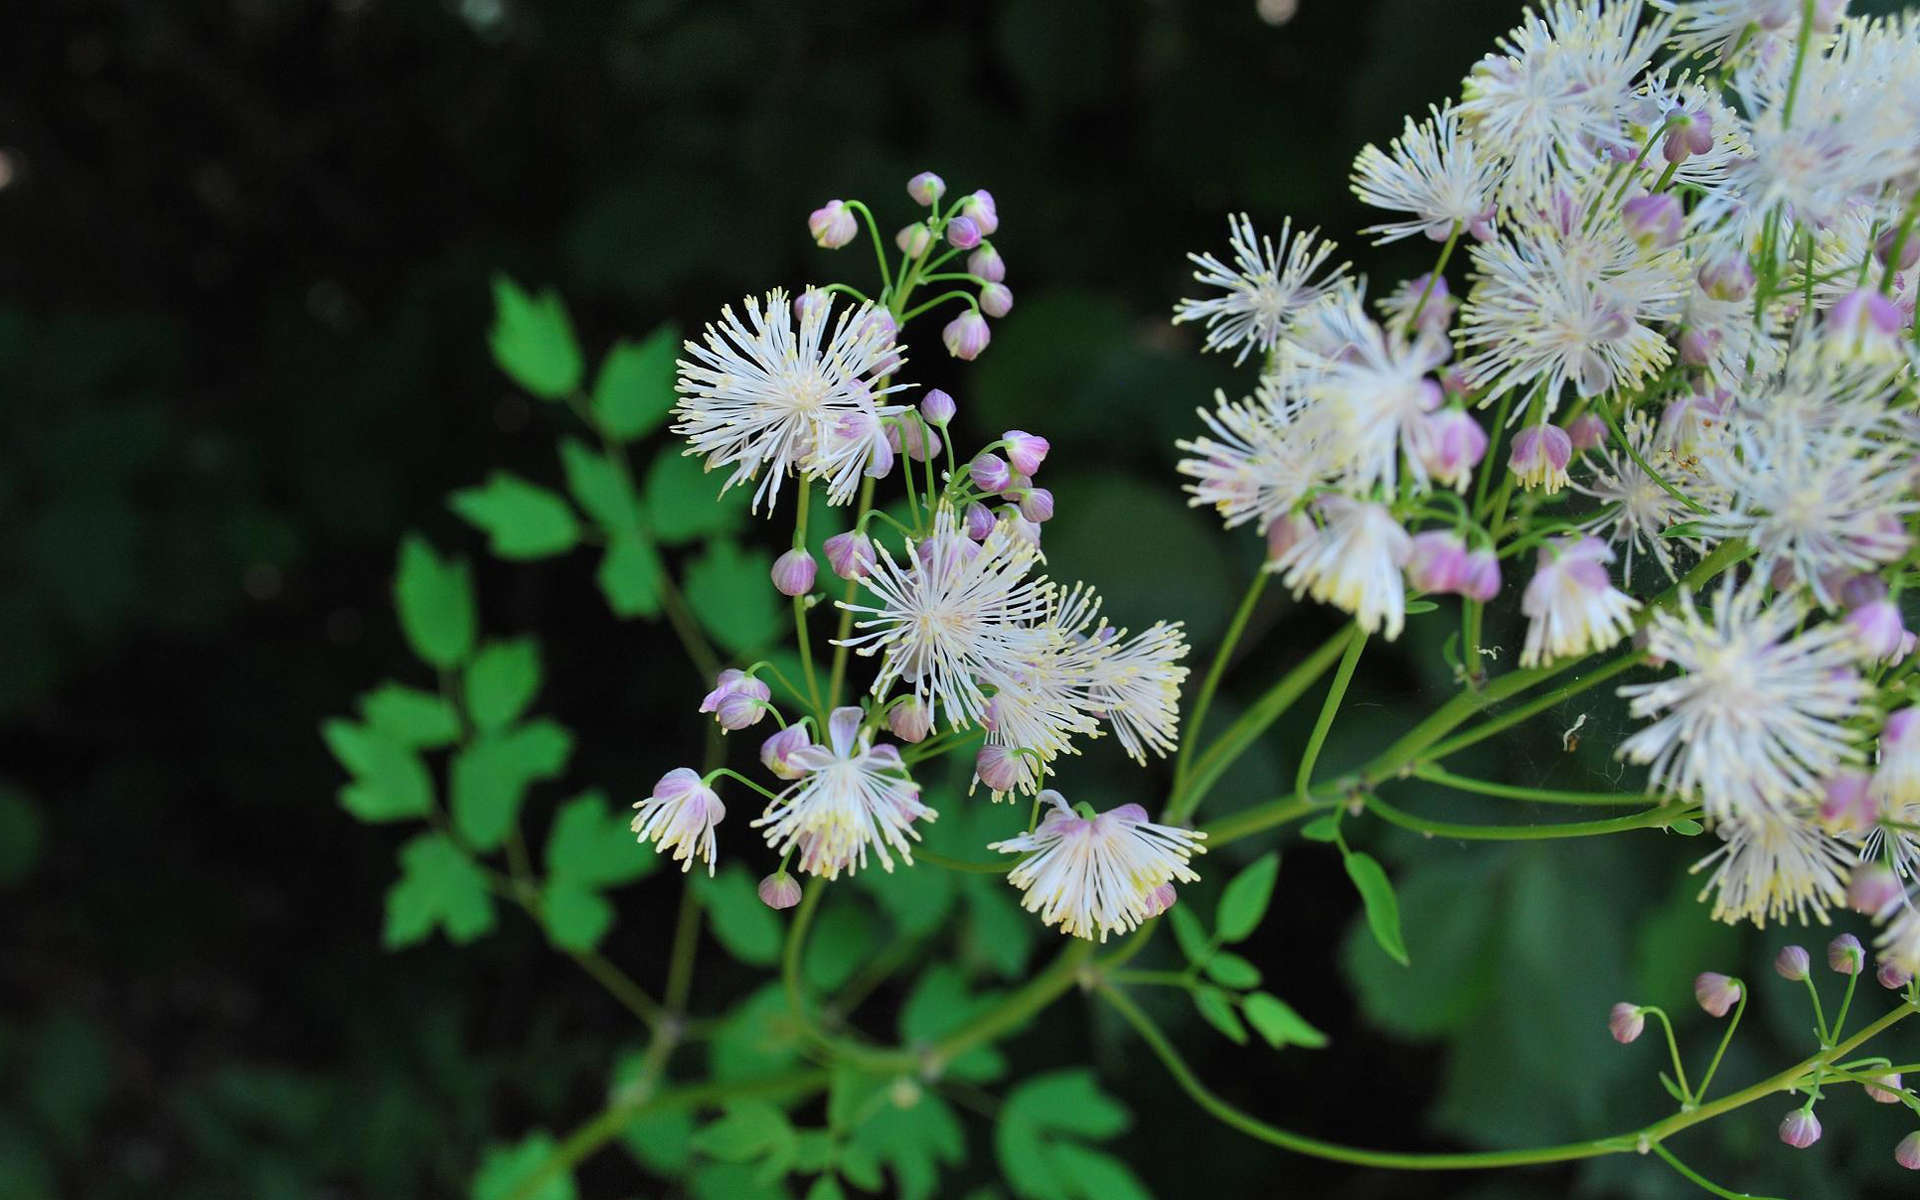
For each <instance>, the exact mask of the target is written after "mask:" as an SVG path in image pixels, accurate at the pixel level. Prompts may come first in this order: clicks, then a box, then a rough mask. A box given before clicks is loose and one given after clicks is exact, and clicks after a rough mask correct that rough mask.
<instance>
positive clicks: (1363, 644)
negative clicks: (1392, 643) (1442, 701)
mask: <svg viewBox="0 0 1920 1200" xmlns="http://www.w3.org/2000/svg"><path fill="white" fill-rule="evenodd" d="M1366 648H1367V635H1366V634H1365V633H1363V632H1360V631H1359V630H1358V628H1356V629H1355V631H1354V635H1353V637H1351V638H1350V639H1348V641H1347V648H1346V651H1345V652H1344V653H1343V654H1341V655H1340V666H1339V668H1338V669H1336V670H1335V671H1334V673H1333V683H1332V684H1331V685H1330V686H1329V687H1328V688H1327V698H1326V699H1325V700H1324V701H1322V702H1321V705H1320V716H1319V719H1317V720H1316V721H1314V723H1313V733H1312V734H1311V735H1309V736H1308V738H1307V748H1306V750H1305V751H1304V752H1302V753H1301V755H1300V769H1299V770H1298V771H1296V772H1294V776H1293V794H1294V798H1295V799H1298V800H1305V799H1306V798H1307V785H1308V784H1309V783H1311V782H1312V781H1313V768H1314V764H1315V763H1317V762H1319V761H1320V747H1322V746H1324V745H1326V742H1327V734H1328V733H1330V732H1332V731H1333V720H1334V718H1335V717H1337V716H1339V715H1340V704H1341V702H1342V701H1343V700H1345V699H1346V698H1347V685H1348V684H1349V683H1352V682H1353V671H1354V668H1355V667H1358V666H1359V665H1360V653H1361V651H1363V650H1365V649H1366Z"/></svg>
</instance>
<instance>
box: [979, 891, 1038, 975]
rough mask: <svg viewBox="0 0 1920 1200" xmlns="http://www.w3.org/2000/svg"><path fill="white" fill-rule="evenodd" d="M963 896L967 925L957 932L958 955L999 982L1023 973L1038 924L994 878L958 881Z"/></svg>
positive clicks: (1030, 954)
mask: <svg viewBox="0 0 1920 1200" xmlns="http://www.w3.org/2000/svg"><path fill="white" fill-rule="evenodd" d="M962 889H963V890H964V891H965V892H966V894H967V922H966V924H965V925H964V926H963V927H962V930H961V943H960V944H961V954H962V957H963V958H964V959H965V961H967V962H969V963H978V964H980V965H982V966H984V967H985V968H986V969H987V970H989V971H992V972H993V973H994V974H996V975H999V976H1000V977H1001V978H1003V979H1015V978H1018V977H1019V976H1021V975H1022V974H1024V973H1025V971H1026V969H1027V960H1028V959H1029V958H1030V957H1032V954H1033V945H1034V939H1035V936H1036V930H1037V929H1038V928H1039V924H1038V922H1035V921H1033V920H1031V919H1030V918H1029V917H1028V915H1027V914H1026V913H1025V912H1023V911H1021V908H1020V905H1019V904H1018V903H1017V902H1016V901H1015V900H1014V899H1013V889H1012V888H1010V887H1008V886H1006V883H1005V882H1004V881H1003V880H1001V879H998V878H993V879H991V880H989V879H985V878H981V877H978V876H969V877H968V878H967V879H966V880H963V881H962Z"/></svg>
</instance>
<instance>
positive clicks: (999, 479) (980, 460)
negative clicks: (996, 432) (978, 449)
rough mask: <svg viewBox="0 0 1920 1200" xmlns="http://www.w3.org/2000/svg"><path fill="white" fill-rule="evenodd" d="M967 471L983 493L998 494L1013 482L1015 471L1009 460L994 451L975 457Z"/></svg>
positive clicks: (975, 485) (968, 465) (974, 484)
mask: <svg viewBox="0 0 1920 1200" xmlns="http://www.w3.org/2000/svg"><path fill="white" fill-rule="evenodd" d="M967 470H968V471H969V472H971V474H972V476H973V486H974V487H977V488H979V489H980V490H981V491H983V492H994V493H997V492H999V491H1001V490H1002V489H1004V488H1005V487H1006V486H1007V485H1008V484H1009V483H1012V482H1013V469H1012V468H1011V467H1009V466H1008V465H1007V460H1006V459H1004V458H1001V457H1000V456H999V455H998V454H995V453H993V452H992V451H988V452H986V453H983V454H977V455H975V456H974V459H973V461H972V462H970V463H968V464H967Z"/></svg>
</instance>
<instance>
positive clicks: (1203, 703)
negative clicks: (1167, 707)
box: [1172, 571, 1268, 800]
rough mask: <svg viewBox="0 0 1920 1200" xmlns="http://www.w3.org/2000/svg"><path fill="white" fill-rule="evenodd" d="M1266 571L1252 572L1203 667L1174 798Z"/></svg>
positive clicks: (1177, 758)
mask: <svg viewBox="0 0 1920 1200" xmlns="http://www.w3.org/2000/svg"><path fill="white" fill-rule="evenodd" d="M1267 578H1268V573H1267V572H1266V571H1256V572H1255V573H1254V576H1253V582H1251V583H1249V584H1248V585H1247V594H1246V595H1245V596H1243V597H1241V599H1240V607H1239V608H1238V609H1236V610H1235V611H1234V614H1233V620H1232V622H1231V623H1229V624H1228V625H1227V632H1226V635H1225V636H1224V637H1222V638H1221V639H1220V648H1219V649H1218V650H1216V651H1214V654H1213V662H1212V663H1211V664H1209V665H1208V667H1207V677H1206V679H1205V680H1204V681H1202V682H1201V684H1200V694H1199V695H1198V696H1197V697H1195V699H1194V702H1193V715H1192V716H1191V717H1190V718H1188V720H1187V732H1186V736H1185V737H1183V738H1181V739H1180V752H1179V753H1178V754H1176V755H1174V759H1173V790H1172V795H1173V796H1174V798H1175V799H1176V800H1177V799H1178V798H1179V796H1180V791H1181V787H1182V785H1184V784H1185V783H1186V779H1187V767H1188V764H1189V760H1191V759H1192V757H1193V745H1194V742H1195V741H1197V740H1198V739H1199V737H1200V734H1201V731H1202V730H1203V729H1204V728H1205V725H1206V720H1207V709H1208V708H1210V707H1212V705H1213V693H1214V692H1215V691H1216V690H1217V689H1218V688H1219V686H1220V676H1221V675H1223V674H1224V673H1225V672H1226V669H1227V660H1228V659H1229V658H1230V657H1232V655H1233V651H1234V648H1235V647H1237V646H1238V645H1239V644H1240V635H1241V634H1242V633H1244V632H1246V628H1247V619H1248V618H1249V617H1251V616H1252V615H1253V608H1254V605H1255V604H1257V603H1259V601H1260V593H1261V592H1263V591H1265V590H1266V587H1267Z"/></svg>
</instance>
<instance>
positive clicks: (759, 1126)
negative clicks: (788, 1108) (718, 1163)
mask: <svg viewBox="0 0 1920 1200" xmlns="http://www.w3.org/2000/svg"><path fill="white" fill-rule="evenodd" d="M792 1147H793V1126H792V1124H790V1123H789V1122H788V1121H787V1114H785V1113H783V1112H781V1111H780V1110H779V1109H777V1108H775V1107H774V1106H773V1105H771V1104H768V1103H766V1102H764V1101H756V1100H747V1101H742V1102H740V1103H737V1104H730V1105H728V1106H727V1110H726V1115H724V1116H722V1117H720V1118H719V1119H718V1120H715V1121H711V1122H708V1123H707V1124H706V1125H705V1126H703V1127H702V1128H701V1129H700V1130H699V1132H697V1133H695V1134H694V1135H693V1148H694V1149H695V1150H698V1151H700V1152H701V1153H702V1154H705V1155H708V1156H709V1157H712V1158H717V1159H720V1160H722V1161H724V1162H754V1161H757V1160H759V1159H762V1158H765V1157H767V1156H769V1155H772V1154H777V1153H779V1152H780V1151H782V1150H787V1151H789V1152H790V1151H791V1150H792Z"/></svg>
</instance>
